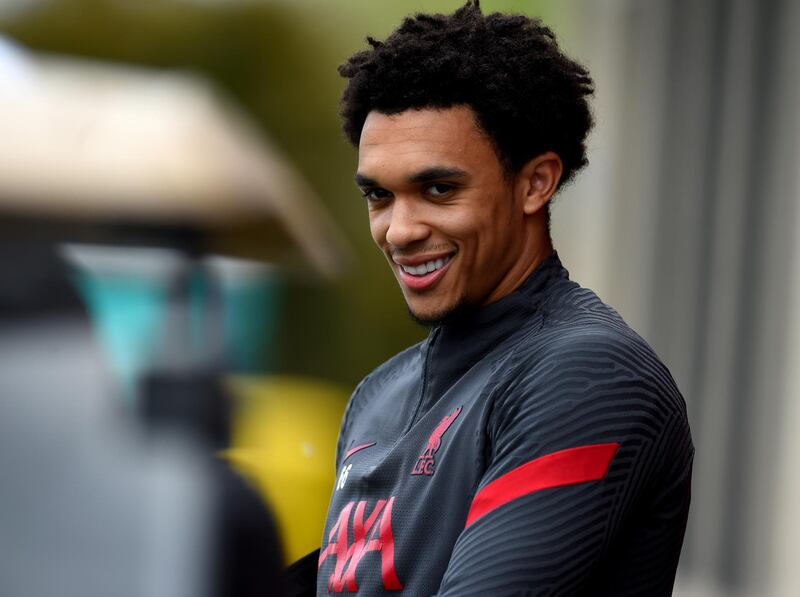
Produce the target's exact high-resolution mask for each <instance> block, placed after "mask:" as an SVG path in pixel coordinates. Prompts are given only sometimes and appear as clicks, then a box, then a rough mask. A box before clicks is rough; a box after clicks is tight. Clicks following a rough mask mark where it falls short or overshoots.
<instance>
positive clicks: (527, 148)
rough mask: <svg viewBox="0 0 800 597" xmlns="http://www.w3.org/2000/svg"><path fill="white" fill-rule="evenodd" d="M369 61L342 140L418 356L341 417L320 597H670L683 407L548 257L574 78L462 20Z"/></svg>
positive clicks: (640, 348) (538, 48)
mask: <svg viewBox="0 0 800 597" xmlns="http://www.w3.org/2000/svg"><path fill="white" fill-rule="evenodd" d="M369 43H370V46H371V47H370V48H369V49H367V50H365V51H362V52H359V53H358V54H356V55H354V56H353V57H351V58H350V59H349V60H348V62H347V63H345V64H344V65H343V66H342V67H341V68H340V72H341V74H342V75H343V76H345V77H346V78H348V79H349V83H348V86H347V89H346V91H345V93H344V97H343V102H342V116H343V119H344V130H345V133H346V134H347V136H348V137H349V139H350V140H351V141H352V142H353V143H354V144H355V145H356V146H357V147H358V152H359V159H358V171H357V174H356V183H357V184H358V186H359V188H360V189H361V191H362V192H363V194H364V197H365V199H366V203H367V208H368V213H369V223H370V230H371V233H372V237H373V238H374V240H375V243H376V244H377V246H378V247H379V249H380V250H381V251H382V252H383V254H384V255H385V257H386V260H387V262H388V265H389V267H390V268H391V269H392V271H393V272H394V275H395V276H396V278H397V281H398V283H399V286H400V289H401V291H402V293H403V296H404V297H405V300H406V303H407V306H408V310H409V312H410V313H411V315H412V317H413V318H414V319H415V320H417V321H419V322H420V323H422V324H424V325H427V326H429V327H430V333H429V335H428V337H427V339H426V340H425V341H423V342H421V343H420V344H418V345H415V346H412V347H410V348H409V349H407V350H405V351H403V352H402V353H400V354H398V355H397V356H395V357H394V358H392V359H390V360H389V361H388V362H386V363H384V364H383V365H381V366H380V367H378V368H377V369H376V370H375V371H373V372H372V373H370V374H369V375H368V376H367V377H366V378H365V379H364V380H363V381H362V382H361V383H360V384H359V386H358V387H357V388H356V390H355V392H354V394H353V396H352V398H351V400H350V403H349V405H348V408H347V411H346V413H345V416H344V420H343V422H342V428H341V432H340V437H339V445H338V451H337V462H336V466H337V477H338V480H337V483H336V487H335V489H334V491H333V495H332V497H331V502H330V509H329V512H328V518H327V522H326V527H325V534H324V537H323V544H322V548H321V551H320V554H319V557H318V579H317V592H318V594H320V595H324V594H327V593H338V592H358V593H360V594H365V595H375V594H383V593H384V592H385V591H405V592H406V593H408V594H411V595H432V594H438V595H459V596H462V595H648V596H658V595H668V594H670V593H671V591H672V584H673V581H674V576H675V570H676V567H677V564H678V557H679V555H680V549H681V544H682V541H683V534H684V529H685V525H686V519H687V515H688V509H689V493H690V483H691V465H692V457H693V447H692V442H691V437H690V434H689V427H688V423H687V419H686V412H685V405H684V401H683V398H682V397H681V395H680V392H679V391H678V389H677V388H676V386H675V383H674V382H673V380H672V378H671V376H670V374H669V372H668V371H667V369H666V368H665V367H664V365H663V364H662V363H661V362H660V361H659V360H658V358H657V357H656V355H655V354H654V353H653V351H652V349H651V348H650V347H649V346H648V345H647V343H645V342H644V341H643V340H642V339H641V338H640V337H639V336H637V335H636V334H635V333H634V332H633V331H632V330H631V329H630V328H629V327H628V326H627V325H626V324H625V323H624V321H623V320H622V319H621V318H620V317H619V315H618V314H617V313H616V312H615V311H614V310H613V309H612V308H610V307H608V306H607V305H605V304H604V303H602V302H601V301H600V300H599V299H598V298H597V296H596V295H595V294H594V293H592V292H591V291H590V290H587V289H585V288H582V287H580V286H579V285H578V284H576V283H575V282H573V281H571V280H570V279H569V276H568V273H567V271H566V270H565V269H564V267H563V266H562V264H561V262H560V261H559V258H558V256H557V254H556V253H555V252H554V250H553V246H552V242H551V239H550V234H549V225H548V224H549V212H548V210H549V203H550V201H551V200H552V198H553V195H554V194H555V193H556V192H557V191H558V189H559V188H560V187H562V186H563V185H564V184H565V183H566V182H568V181H569V180H570V179H571V178H572V177H573V175H574V174H575V173H576V172H577V171H578V170H579V169H580V168H581V167H582V166H584V165H585V164H586V156H585V139H586V135H587V133H588V131H589V129H590V128H591V123H592V118H591V113H590V109H589V105H588V97H589V96H590V95H591V94H592V92H593V86H592V81H591V78H590V77H589V74H588V72H587V71H586V70H585V69H584V68H583V67H582V66H580V65H579V64H577V63H576V62H574V61H572V60H570V59H569V58H567V57H566V56H565V55H564V54H563V53H562V52H561V50H560V49H559V47H558V45H557V43H556V40H555V38H554V36H553V34H552V32H551V31H550V30H549V29H547V28H546V27H545V26H544V25H543V24H542V23H541V22H540V21H538V20H536V19H530V18H527V17H524V16H519V15H502V14H490V15H483V14H482V12H481V10H480V7H479V6H478V3H477V2H471V3H468V4H467V5H465V6H464V7H462V8H461V9H459V10H458V11H456V12H455V13H453V14H451V15H422V14H420V15H416V16H415V17H412V18H409V19H406V20H405V21H404V22H403V24H402V25H401V26H400V27H399V28H398V29H397V30H396V31H395V32H394V33H392V35H390V36H389V38H388V39H387V40H386V41H385V42H379V41H376V40H373V39H369Z"/></svg>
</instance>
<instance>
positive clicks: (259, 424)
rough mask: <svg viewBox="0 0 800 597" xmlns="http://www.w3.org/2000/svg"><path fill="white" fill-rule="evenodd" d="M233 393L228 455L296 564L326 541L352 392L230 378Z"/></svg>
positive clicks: (292, 380)
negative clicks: (266, 508)
mask: <svg viewBox="0 0 800 597" xmlns="http://www.w3.org/2000/svg"><path fill="white" fill-rule="evenodd" d="M228 388H229V390H230V391H231V393H232V394H233V396H234V398H235V399H236V408H235V414H234V421H233V438H232V442H231V446H232V447H231V449H230V450H228V451H227V452H226V453H225V456H226V457H227V458H228V460H229V461H230V462H231V463H232V464H233V466H234V468H236V469H237V470H238V471H240V472H241V473H242V474H244V475H245V476H246V477H248V478H249V479H250V480H251V482H252V483H253V484H254V485H255V486H256V488H257V489H258V490H259V491H260V492H261V494H262V495H263V496H264V498H265V499H266V501H267V503H268V504H269V506H270V508H271V509H272V511H273V513H274V514H275V518H276V519H277V523H278V527H279V529H280V532H281V538H282V540H283V549H284V557H285V558H286V561H287V562H289V563H290V562H293V561H295V560H297V559H298V558H300V557H302V556H304V555H306V554H307V553H309V552H310V551H313V550H314V549H317V548H318V547H319V546H320V544H321V543H322V532H323V528H324V525H325V515H326V513H327V509H328V501H329V499H330V495H331V490H332V489H333V483H334V477H335V474H336V472H335V470H334V469H335V466H336V463H335V458H336V440H337V436H338V433H339V424H340V422H341V418H342V414H343V412H344V407H345V405H346V403H347V398H348V396H349V393H348V392H347V391H346V390H345V389H343V388H341V387H339V386H336V385H333V384H329V383H325V382H320V381H315V380H309V379H304V378H299V377H233V378H230V379H229V380H228Z"/></svg>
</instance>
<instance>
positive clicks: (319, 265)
mask: <svg viewBox="0 0 800 597" xmlns="http://www.w3.org/2000/svg"><path fill="white" fill-rule="evenodd" d="M0 130H2V131H3V132H2V135H0V210H2V212H3V213H7V214H14V215H16V216H20V217H25V218H46V219H47V220H51V221H52V220H55V221H60V222H70V223H73V224H78V223H80V224H82V225H83V226H82V228H81V230H80V231H73V232H80V234H72V235H71V238H70V240H73V241H76V240H84V239H87V238H88V240H91V241H97V240H101V239H104V238H107V236H108V233H107V232H105V233H103V232H98V231H97V230H96V229H93V228H92V227H91V226H86V224H90V225H92V224H93V225H95V226H96V225H106V226H108V225H115V226H123V227H124V228H125V229H126V230H128V231H131V230H133V231H136V232H139V233H140V234H139V236H141V233H144V232H152V231H169V232H172V233H173V236H174V233H175V232H177V233H180V234H183V235H184V236H186V235H190V236H191V237H192V238H191V242H192V243H193V244H194V245H195V247H197V246H198V245H199V247H200V248H201V249H202V250H204V251H205V252H212V251H213V252H224V253H227V254H230V255H234V256H240V257H248V258H252V259H258V260H264V261H271V262H275V263H286V264H289V265H294V264H295V263H296V262H297V261H298V259H297V254H298V251H297V249H299V255H300V256H302V258H303V260H304V261H305V262H306V263H308V264H310V265H311V266H312V268H313V269H314V270H315V271H317V272H319V273H320V274H322V275H323V276H326V277H331V276H334V275H335V274H336V273H337V272H339V271H340V270H341V269H342V267H343V266H344V265H345V263H346V261H347V260H348V255H349V249H348V247H347V245H346V244H345V242H344V240H343V237H342V236H341V235H340V234H339V232H338V231H337V230H336V228H335V227H334V225H333V224H332V221H331V220H330V218H329V217H328V215H327V213H326V212H325V211H324V210H323V209H322V207H321V206H320V203H319V201H318V200H317V197H316V195H315V194H314V192H313V191H312V189H311V188H310V186H309V185H308V184H307V183H306V182H305V180H304V179H303V178H301V177H300V176H299V174H298V173H297V172H295V171H294V169H293V168H292V167H291V166H290V164H289V163H288V162H287V161H286V160H284V159H283V158H282V157H281V156H280V155H279V153H278V152H277V151H276V150H275V149H274V148H272V147H270V145H269V144H268V142H267V141H266V140H265V139H264V138H263V137H262V136H260V135H258V134H257V133H256V127H255V126H254V125H253V124H252V123H250V122H249V121H248V120H247V118H246V117H245V115H244V114H243V113H242V112H241V111H240V110H238V109H237V108H236V107H234V106H233V105H232V104H231V103H229V102H226V101H224V100H223V99H221V98H220V97H219V96H218V95H217V94H216V92H215V91H214V90H213V89H212V88H211V86H210V85H209V84H208V83H206V82H205V81H203V80H202V79H201V78H199V77H197V76H192V75H189V74H186V73H177V72H165V71H157V70H146V69H141V68H133V67H122V66H119V65H115V66H111V65H106V64H101V63H96V62H90V61H82V60H76V59H67V58H63V57H54V56H49V57H43V56H35V55H33V54H27V53H23V52H21V51H19V50H15V49H14V48H13V46H10V45H9V44H7V43H4V46H3V51H2V52H0Z"/></svg>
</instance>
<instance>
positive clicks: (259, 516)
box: [140, 258, 284, 597]
mask: <svg viewBox="0 0 800 597" xmlns="http://www.w3.org/2000/svg"><path fill="white" fill-rule="evenodd" d="M173 282H174V283H173V284H172V288H171V292H170V299H169V309H168V316H167V317H168V318H167V323H166V326H165V330H164V331H165V337H164V338H163V341H162V343H161V354H160V355H158V358H157V359H156V361H155V362H156V363H157V366H156V368H154V370H153V371H151V372H150V373H148V374H147V375H146V376H145V378H144V380H143V383H142V391H141V396H140V410H141V414H142V418H143V421H144V423H145V425H146V428H147V430H148V432H149V433H150V434H151V436H156V437H157V436H159V435H163V434H166V435H181V436H183V437H185V438H186V439H187V440H188V441H191V442H192V443H194V444H195V445H196V446H197V447H198V449H199V450H200V451H201V452H202V453H203V454H204V455H205V457H206V460H207V465H208V467H209V470H210V473H211V476H212V479H213V500H214V501H213V507H212V512H213V515H214V521H213V522H212V529H213V530H212V533H213V537H214V540H213V541H212V545H213V549H212V554H211V559H212V561H211V568H212V570H213V572H212V577H213V580H212V581H211V586H212V587H213V592H212V594H213V595H218V596H221V597H222V596H231V597H250V596H253V597H255V596H264V595H275V596H280V595H283V594H284V590H283V575H282V569H283V559H282V557H281V549H280V541H279V538H278V532H277V528H276V525H275V521H274V518H273V516H272V514H271V513H270V512H269V510H268V508H267V507H266V505H265V504H264V502H263V501H262V500H261V499H260V497H259V496H258V494H257V493H256V492H255V491H254V490H253V488H252V487H251V486H250V485H249V484H248V483H247V482H246V481H245V480H244V479H243V478H242V477H241V476H240V475H238V474H237V473H236V472H234V471H233V470H232V469H231V468H230V467H229V465H228V464H227V463H226V462H224V461H222V460H220V459H219V458H217V457H216V456H215V453H216V452H219V451H221V450H223V449H225V448H228V447H229V443H230V425H231V406H232V403H231V397H230V396H229V395H227V393H226V392H225V390H224V386H223V383H222V379H223V373H224V371H225V364H224V362H223V359H224V339H223V338H224V335H223V330H222V299H221V292H222V290H221V288H220V283H219V281H218V280H217V278H216V277H215V276H214V274H213V271H212V270H211V269H210V268H208V267H204V266H203V263H202V262H201V261H199V260H194V259H191V258H189V259H188V260H187V263H186V265H185V267H184V268H183V269H182V270H181V271H179V272H178V274H177V275H176V277H175V280H174V281H173ZM197 282H202V283H203V284H204V285H205V286H206V290H207V292H206V296H207V298H208V300H207V301H206V304H204V305H203V307H204V308H203V311H202V314H203V317H202V319H201V322H202V324H201V326H200V327H201V329H200V330H193V326H192V323H193V322H192V318H191V310H190V308H189V306H190V303H191V300H190V297H191V286H192V284H193V283H197ZM193 331H197V332H200V333H199V336H198V337H194V336H195V335H194V334H193V333H192V332H193Z"/></svg>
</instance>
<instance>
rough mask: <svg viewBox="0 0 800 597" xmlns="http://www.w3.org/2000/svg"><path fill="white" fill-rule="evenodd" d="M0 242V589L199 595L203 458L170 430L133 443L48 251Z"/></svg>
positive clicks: (203, 562) (204, 570)
mask: <svg viewBox="0 0 800 597" xmlns="http://www.w3.org/2000/svg"><path fill="white" fill-rule="evenodd" d="M6 239H7V237H4V238H3V239H0V240H2V242H0V280H2V283H0V476H2V479H3V483H2V484H0V594H2V595H4V596H9V597H26V596H33V595H36V596H37V597H48V596H54V597H55V596H58V597H62V596H71V595H75V596H78V595H80V596H84V597H95V596H96V597H104V596H107V595H115V596H118V597H126V596H131V597H134V596H136V597H140V596H153V597H155V596H159V595H164V596H166V595H174V596H176V597H177V596H181V595H183V596H186V597H194V596H203V595H209V596H210V593H209V592H207V588H208V586H209V583H210V582H211V580H212V576H211V575H212V574H213V572H212V568H211V559H210V558H211V540H212V534H211V533H212V526H213V524H214V520H215V519H214V517H213V516H212V513H213V503H214V497H213V494H214V488H213V484H212V480H211V476H210V475H209V473H208V470H207V467H206V465H205V464H204V463H203V460H202V458H201V457H200V456H199V454H198V452H197V451H196V450H195V449H194V448H193V446H192V445H191V444H189V443H187V442H186V441H183V440H182V439H180V438H171V439H169V440H166V438H165V437H163V436H162V440H166V441H159V442H158V443H157V444H156V443H151V444H150V445H147V444H145V443H144V442H142V438H141V435H140V434H138V433H136V427H135V426H134V425H133V420H132V419H130V418H126V416H125V413H124V412H123V411H122V410H121V409H120V408H118V406H119V403H116V402H113V401H111V400H110V399H109V393H110V384H109V383H108V382H109V379H108V378H107V376H106V372H105V371H104V369H103V366H102V362H103V361H102V357H101V354H100V353H99V352H98V351H97V350H96V346H95V344H94V339H93V337H92V334H91V329H90V327H89V322H88V320H87V318H86V317H85V314H84V313H83V312H82V310H81V309H80V306H79V305H80V303H79V301H78V300H77V296H75V295H74V293H73V294H71V293H70V287H69V284H68V282H67V280H66V277H65V276H63V272H61V271H60V264H59V263H58V261H57V259H56V255H55V252H54V251H52V250H51V249H50V248H48V247H47V246H46V245H44V244H41V243H36V244H33V243H29V244H27V245H24V244H19V243H14V244H13V245H10V244H9V243H8V242H7V240H6ZM18 270H19V271H18ZM9 282H12V283H9Z"/></svg>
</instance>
